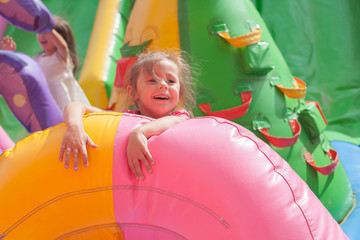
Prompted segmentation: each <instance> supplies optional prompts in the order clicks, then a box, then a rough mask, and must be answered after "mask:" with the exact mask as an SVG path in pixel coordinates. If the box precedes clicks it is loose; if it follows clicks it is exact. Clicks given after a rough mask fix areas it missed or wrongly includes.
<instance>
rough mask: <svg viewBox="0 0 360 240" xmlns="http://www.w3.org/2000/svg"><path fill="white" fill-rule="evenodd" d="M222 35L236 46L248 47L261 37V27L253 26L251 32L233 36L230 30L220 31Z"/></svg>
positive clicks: (219, 33)
mask: <svg viewBox="0 0 360 240" xmlns="http://www.w3.org/2000/svg"><path fill="white" fill-rule="evenodd" d="M217 34H218V35H219V36H220V37H222V38H224V39H225V40H226V41H227V42H228V43H230V44H231V45H233V46H234V47H236V48H240V47H246V46H249V45H251V44H254V43H257V42H259V41H260V38H261V29H260V28H252V29H251V32H250V33H247V34H244V35H241V36H237V37H233V38H231V37H230V35H229V32H218V33H217Z"/></svg>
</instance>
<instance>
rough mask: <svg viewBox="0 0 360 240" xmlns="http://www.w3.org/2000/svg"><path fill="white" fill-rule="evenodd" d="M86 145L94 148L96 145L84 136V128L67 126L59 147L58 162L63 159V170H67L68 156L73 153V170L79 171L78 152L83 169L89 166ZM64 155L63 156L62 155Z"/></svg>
mask: <svg viewBox="0 0 360 240" xmlns="http://www.w3.org/2000/svg"><path fill="white" fill-rule="evenodd" d="M86 145H88V146H89V147H91V148H96V147H97V145H96V144H95V143H94V142H93V141H92V140H91V138H90V137H89V136H88V135H87V134H86V132H85V130H84V128H82V127H77V126H69V127H68V128H67V130H66V132H65V134H64V137H63V140H62V142H61V147H60V155H59V161H60V162H62V160H63V159H64V166H65V168H69V162H70V155H71V152H72V153H73V160H74V170H75V171H77V170H78V169H79V152H80V154H81V155H82V159H83V162H84V167H87V166H89V162H88V154H87V150H86ZM64 154H65V155H64Z"/></svg>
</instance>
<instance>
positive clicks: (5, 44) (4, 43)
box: [0, 36, 16, 51]
mask: <svg viewBox="0 0 360 240" xmlns="http://www.w3.org/2000/svg"><path fill="white" fill-rule="evenodd" d="M0 45H1V49H2V50H8V51H15V50H16V43H15V42H14V40H13V39H12V37H9V36H6V37H3V39H2V40H1V42H0Z"/></svg>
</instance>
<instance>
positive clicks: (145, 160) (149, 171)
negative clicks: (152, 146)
mask: <svg viewBox="0 0 360 240" xmlns="http://www.w3.org/2000/svg"><path fill="white" fill-rule="evenodd" d="M141 162H142V163H143V164H144V167H145V169H146V171H147V172H148V173H151V172H152V169H151V166H150V164H149V161H148V159H147V157H146V156H144V157H143V158H141Z"/></svg>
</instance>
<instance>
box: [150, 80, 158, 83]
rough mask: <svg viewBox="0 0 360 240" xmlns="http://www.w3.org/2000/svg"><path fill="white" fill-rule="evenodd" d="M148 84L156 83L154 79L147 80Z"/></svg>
mask: <svg viewBox="0 0 360 240" xmlns="http://www.w3.org/2000/svg"><path fill="white" fill-rule="evenodd" d="M149 82H151V83H157V81H156V80H155V79H149Z"/></svg>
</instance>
